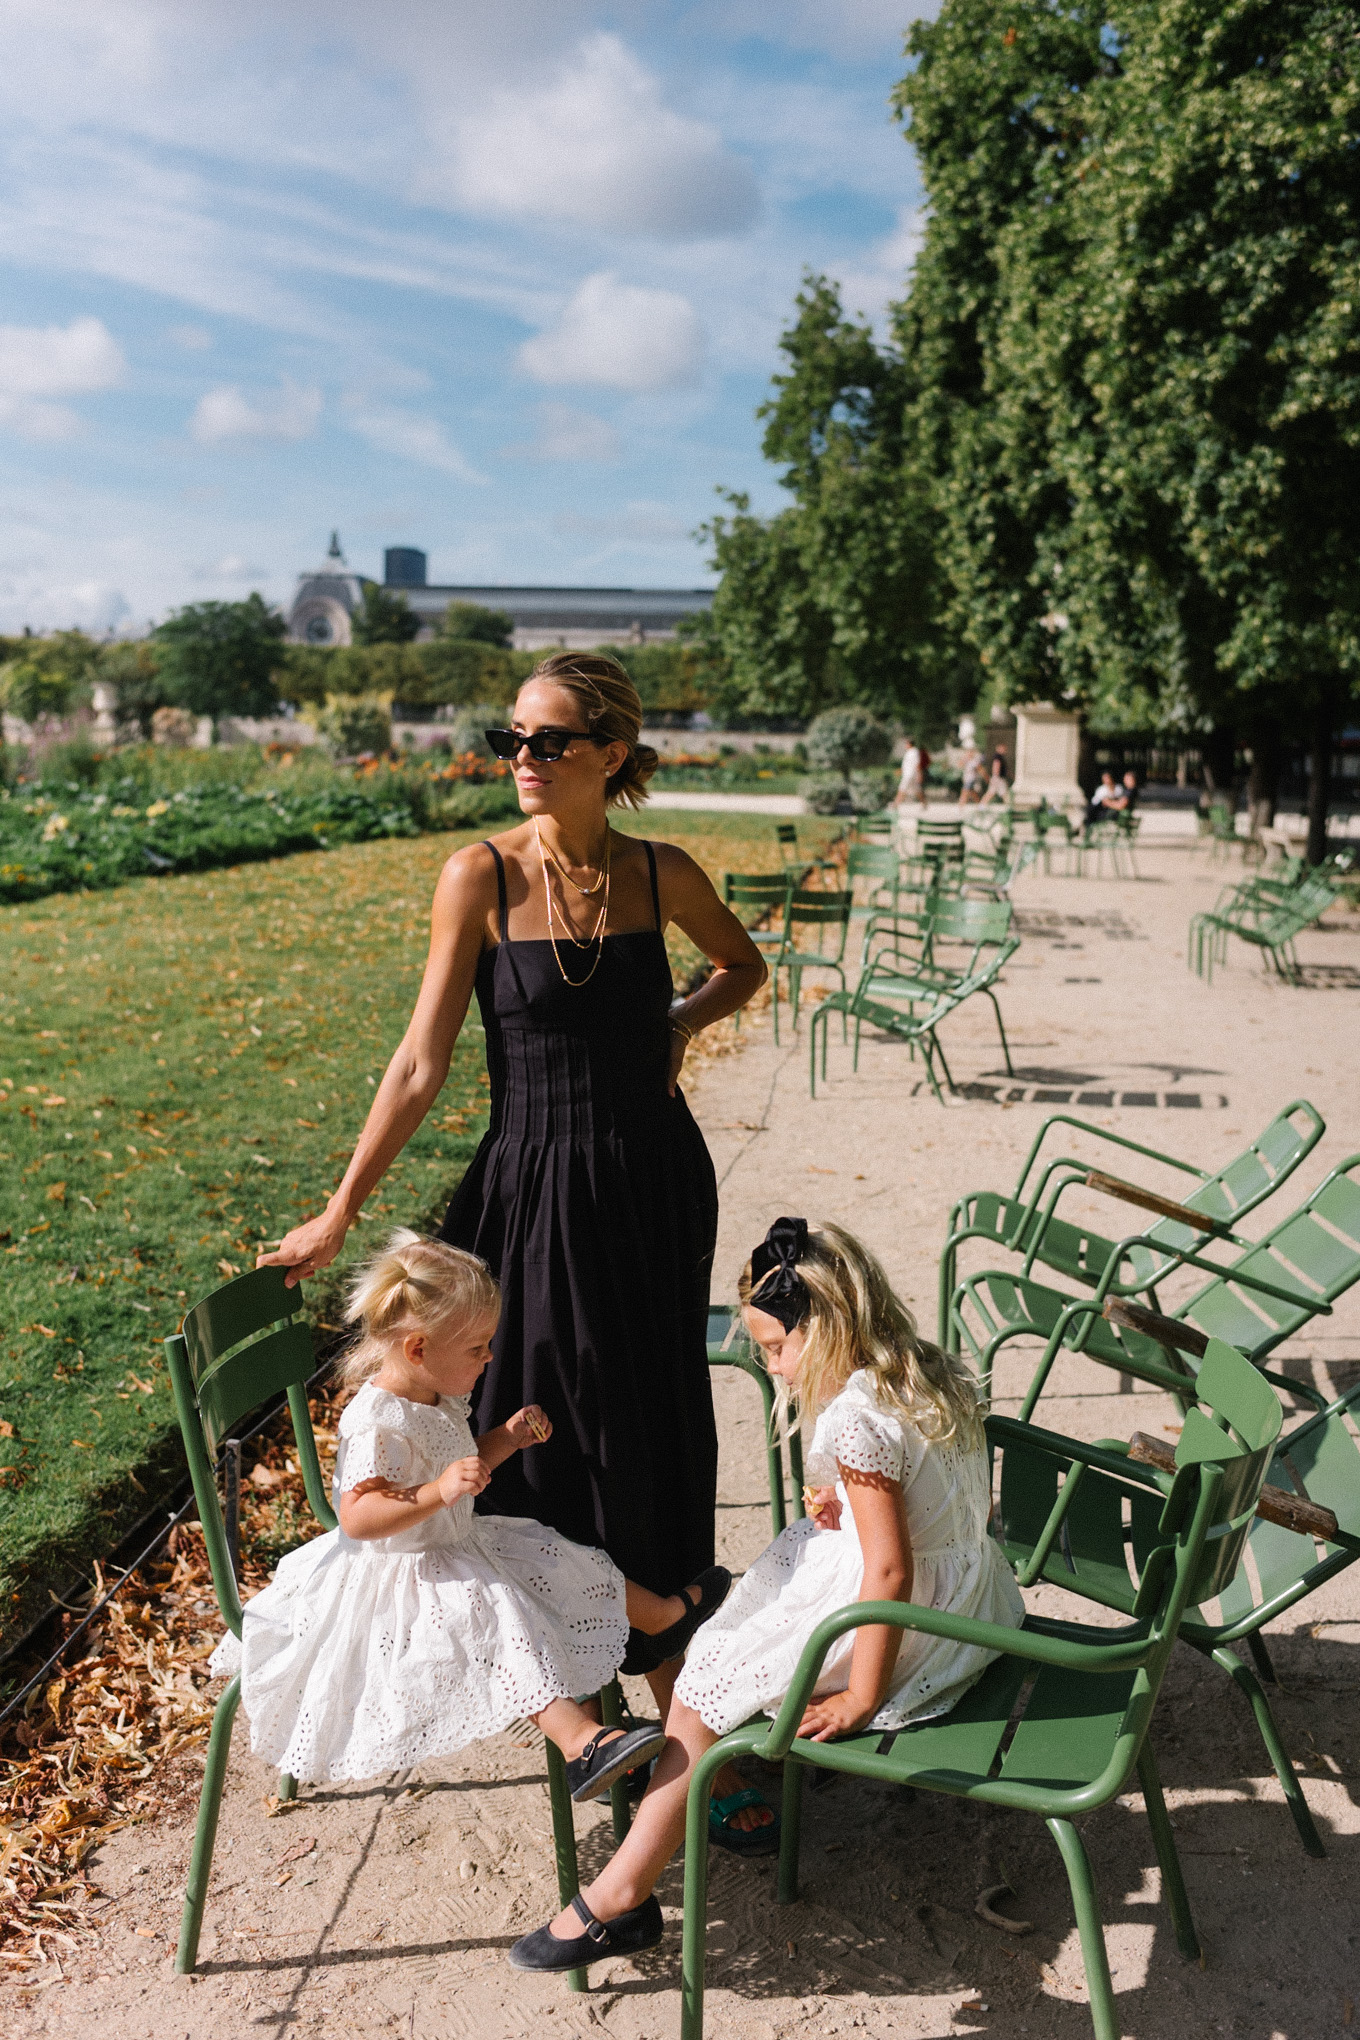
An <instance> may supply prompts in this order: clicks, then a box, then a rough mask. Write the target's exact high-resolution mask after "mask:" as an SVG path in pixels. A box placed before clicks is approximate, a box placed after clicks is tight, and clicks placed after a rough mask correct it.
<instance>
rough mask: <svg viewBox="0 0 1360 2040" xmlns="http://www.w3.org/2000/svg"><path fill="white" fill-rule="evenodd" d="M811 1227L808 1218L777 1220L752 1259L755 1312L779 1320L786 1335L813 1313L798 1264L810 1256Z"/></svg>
mask: <svg viewBox="0 0 1360 2040" xmlns="http://www.w3.org/2000/svg"><path fill="white" fill-rule="evenodd" d="M807 1243H808V1225H807V1220H806V1219H805V1218H777V1219H776V1220H775V1222H774V1224H773V1225H772V1226H771V1227H770V1230H769V1231H768V1232H767V1233H766V1235H765V1237H764V1239H763V1240H762V1241H761V1243H760V1245H759V1246H758V1247H757V1248H756V1250H755V1252H754V1253H753V1254H752V1256H751V1294H750V1296H749V1297H748V1299H747V1301H748V1302H749V1303H750V1305H751V1308H752V1309H753V1310H763V1311H767V1312H768V1313H769V1315H770V1316H771V1317H772V1318H778V1320H779V1322H780V1324H781V1325H783V1327H784V1330H785V1331H786V1332H791V1331H793V1330H795V1329H796V1327H797V1326H799V1325H801V1324H802V1322H803V1319H804V1318H805V1317H806V1316H807V1315H808V1312H809V1311H810V1310H811V1309H812V1298H811V1297H810V1296H809V1295H808V1288H807V1284H806V1282H804V1280H803V1278H802V1276H801V1275H800V1274H799V1273H798V1263H799V1261H801V1260H802V1258H803V1256H804V1254H805V1253H806V1252H807Z"/></svg>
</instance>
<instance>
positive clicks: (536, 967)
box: [265, 652, 765, 1710]
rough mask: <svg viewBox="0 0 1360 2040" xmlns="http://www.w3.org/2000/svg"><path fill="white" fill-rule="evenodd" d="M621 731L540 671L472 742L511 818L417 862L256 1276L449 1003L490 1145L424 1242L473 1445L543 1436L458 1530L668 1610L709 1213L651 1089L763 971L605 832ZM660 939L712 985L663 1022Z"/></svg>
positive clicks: (293, 1238)
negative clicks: (299, 1195) (315, 1136)
mask: <svg viewBox="0 0 1360 2040" xmlns="http://www.w3.org/2000/svg"><path fill="white" fill-rule="evenodd" d="M641 728H642V709H641V704H640V702H639V700H638V695H637V690H636V688H635V687H634V686H633V684H632V682H631V681H630V680H629V678H628V675H627V674H626V673H625V672H624V670H623V668H622V667H621V666H620V665H619V664H618V662H617V661H616V660H614V659H611V658H607V657H605V656H603V655H594V654H586V653H580V654H577V653H567V652H560V653H555V654H554V655H553V656H552V657H551V658H547V659H545V660H543V662H542V664H541V665H540V666H539V667H538V668H537V669H536V671H535V672H534V673H533V674H532V675H531V677H530V678H529V680H528V681H527V682H526V683H525V685H524V686H523V687H522V688H521V690H520V693H519V697H518V699H517V700H516V702H515V706H514V710H513V714H512V716H511V718H510V722H509V724H508V726H507V727H506V728H504V729H493V730H489V731H488V732H487V736H488V739H489V741H490V743H491V745H492V747H493V749H495V750H496V751H497V753H498V754H499V755H500V756H501V757H503V758H505V759H507V760H508V761H509V762H510V763H511V764H512V765H513V768H514V774H515V784H516V788H517V790H518V793H519V801H520V806H521V808H522V809H523V810H524V813H525V816H526V819H525V821H524V822H523V823H521V824H520V826H519V827H517V828H514V829H510V830H508V831H506V833H505V834H503V835H499V836H495V837H493V838H491V839H490V841H488V842H485V843H477V844H471V845H469V846H468V847H467V848H466V849H463V850H460V851H458V852H457V853H456V854H455V855H454V856H453V857H451V858H450V859H449V861H448V863H447V864H446V865H445V867H444V871H443V874H442V876H441V878H440V880H439V884H438V887H437V889H436V892H435V899H434V915H433V923H432V928H431V937H430V952H429V960H428V962H427V964H426V966H425V978H424V982H423V984H422V986H421V990H420V996H419V998H418V1000H417V1003H416V1009H415V1012H414V1014H413V1016H412V1019H411V1023H410V1026H409V1027H408V1028H407V1031H406V1036H405V1038H404V1040H403V1041H402V1042H401V1044H400V1046H399V1047H398V1049H397V1052H396V1054H395V1055H394V1056H393V1058H392V1061H391V1063H390V1064H389V1066H388V1070H387V1074H386V1075H385V1076H384V1078H383V1080H382V1083H381V1085H380V1086H379V1088H378V1092H377V1095H376V1097H375V1099H374V1102H373V1106H372V1110H371V1111H370V1113H369V1115H368V1121H367V1124H366V1125H365V1127H364V1130H363V1133H362V1135H361V1136H360V1139H359V1144H358V1146H357V1148H356V1149H355V1151H354V1158H353V1160H352V1161H351V1162H350V1165H349V1167H348V1169H347V1170H346V1171H345V1176H344V1180H343V1181H342V1183H341V1184H340V1187H339V1189H338V1190H337V1191H336V1192H335V1195H334V1196H333V1197H332V1198H331V1200H330V1202H329V1204H328V1205H327V1206H326V1209H325V1211H324V1212H322V1213H321V1214H320V1216H319V1217H316V1218H313V1219H310V1220H308V1221H307V1223H305V1224H303V1225H300V1226H298V1227H297V1228H296V1229H295V1230H294V1231H292V1232H290V1233H289V1234H288V1236H287V1238H286V1239H285V1240H284V1241H283V1243H282V1245H281V1246H280V1248H279V1250H278V1252H277V1253H276V1254H271V1255H267V1256H265V1259H266V1260H267V1261H276V1262H279V1263H282V1264H283V1265H284V1266H286V1267H288V1268H289V1269H290V1270H291V1271H292V1276H293V1279H297V1278H299V1277H301V1276H304V1275H307V1274H310V1273H311V1272H312V1270H313V1269H316V1268H324V1267H325V1266H326V1264H327V1262H329V1261H332V1260H334V1258H335V1256H336V1254H338V1253H339V1251H340V1248H341V1245H342V1244H343V1241H344V1238H345V1234H346V1232H347V1231H348V1230H349V1227H350V1225H351V1224H352V1223H353V1221H354V1218H355V1215H356V1213H357V1212H358V1210H359V1208H360V1206H361V1205H362V1204H363V1202H364V1200H365V1198H366V1197H368V1196H369V1194H370V1193H371V1192H372V1190H373V1188H374V1186H375V1185H376V1184H377V1183H378V1182H379V1181H380V1180H381V1178H382V1175H383V1173H384V1171H385V1170H386V1169H388V1168H389V1167H390V1166H391V1164H392V1162H393V1161H394V1160H395V1158H396V1156H397V1155H398V1154H399V1153H400V1152H401V1149H402V1147H403V1146H404V1145H405V1143H406V1142H407V1141H408V1140H409V1139H410V1138H411V1135H412V1134H413V1133H414V1132H415V1130H416V1128H417V1127H418V1126H419V1125H420V1122H421V1120H422V1119H423V1118H424V1117H425V1114H426V1113H427V1112H428V1111H429V1109H430V1107H431V1105H433V1103H434V1101H435V1099H436V1097H437V1096H438V1094H439V1090H440V1087H441V1086H442V1084H443V1082H444V1079H445V1077H446V1075H447V1074H448V1068H449V1059H450V1056H451V1055H452V1053H453V1046H454V1043H455V1041H456V1040H457V1038H458V1033H459V1030H460V1028H461V1027H462V1025H463V1021H464V1018H465V1016H466V1014H467V1010H468V1005H469V1002H470V1000H471V998H472V996H473V993H474V991H475V993H476V997H477V1003H478V1006H479V1007H480V1009H481V1017H482V1024H483V1027H484V1028H485V1030H486V1056H487V1070H488V1073H489V1076H490V1079H491V1128H490V1131H489V1133H488V1134H487V1136H486V1139H485V1140H484V1141H483V1142H482V1145H481V1147H480V1148H479V1150H478V1152H477V1154H476V1156H475V1157H474V1159H473V1161H472V1163H471V1165H470V1167H469V1169H468V1171H467V1174H466V1175H465V1176H464V1178H463V1180H462V1182H461V1184H460V1185H459V1187H458V1189H457V1191H456V1193H455V1195H454V1199H453V1202H452V1204H451V1205H450V1207H449V1212H448V1216H447V1218H446V1220H445V1222H444V1227H443V1233H444V1237H445V1238H446V1239H448V1240H450V1241H452V1242H453V1243H454V1244H455V1245H457V1246H460V1247H464V1248H467V1249H468V1250H469V1251H470V1252H473V1253H476V1254H478V1255H480V1256H481V1257H482V1259H483V1260H485V1261H486V1262H487V1263H488V1264H489V1265H490V1267H491V1268H492V1270H493V1272H494V1273H495V1275H496V1276H497V1278H498V1280H499V1281H500V1284H501V1289H502V1292H503V1295H504V1299H505V1302H504V1310H503V1312H502V1315H501V1320H500V1327H499V1330H498V1332H497V1334H496V1339H495V1344H494V1350H493V1354H492V1360H491V1364H490V1366H489V1367H488V1369H487V1371H486V1374H485V1376H484V1378H483V1381H482V1383H481V1386H480V1388H479V1390H478V1392H477V1397H476V1401H475V1406H474V1414H475V1417H476V1421H477V1424H478V1426H479V1428H482V1429H485V1430H492V1429H494V1428H495V1427H496V1426H497V1425H500V1424H504V1423H505V1422H506V1421H507V1419H508V1418H509V1417H510V1416H511V1414H512V1413H513V1412H514V1411H516V1410H518V1409H520V1408H521V1407H522V1406H523V1405H525V1404H527V1403H535V1404H537V1405H539V1406H540V1407H541V1408H542V1409H543V1410H545V1411H546V1412H547V1415H548V1417H549V1419H550V1421H551V1423H552V1424H553V1426H554V1429H555V1431H556V1433H557V1436H556V1438H555V1439H554V1443H553V1447H552V1449H551V1450H548V1449H547V1448H545V1447H543V1446H540V1445H538V1444H531V1445H530V1446H529V1447H528V1449H527V1450H525V1451H523V1452H516V1453H514V1454H513V1455H511V1456H510V1457H509V1458H507V1459H506V1460H505V1461H504V1462H503V1463H502V1464H500V1465H499V1466H498V1467H497V1468H496V1469H495V1470H494V1471H493V1473H492V1476H491V1480H490V1482H489V1484H488V1486H487V1489H486V1491H485V1493H484V1494H483V1495H482V1496H481V1497H480V1498H479V1502H478V1506H479V1508H481V1509H486V1510H490V1511H492V1512H494V1513H495V1514H497V1515H500V1516H527V1517H531V1518H533V1519H534V1520H535V1521H538V1522H541V1523H547V1524H549V1525H551V1526H552V1528H553V1529H555V1530H559V1531H561V1532H562V1534H563V1535H564V1536H566V1537H569V1538H571V1539H573V1540H574V1541H575V1542H576V1543H578V1544H593V1545H598V1546H600V1547H602V1548H603V1549H604V1550H605V1551H606V1552H608V1554H609V1556H610V1558H612V1559H613V1561H614V1563H615V1564H616V1565H617V1566H618V1567H619V1569H620V1570H621V1571H622V1572H624V1573H626V1574H627V1575H628V1577H629V1578H630V1579H633V1580H636V1581H638V1582H639V1583H640V1584H641V1585H643V1586H645V1587H647V1588H649V1589H651V1591H652V1592H654V1593H656V1594H663V1595H669V1594H674V1593H676V1592H678V1591H679V1589H680V1588H681V1587H682V1586H683V1585H684V1584H685V1583H686V1582H687V1581H691V1580H693V1579H694V1578H695V1576H696V1575H697V1574H699V1573H701V1572H703V1571H704V1569H705V1568H706V1567H708V1566H710V1565H711V1563H712V1560H713V1537H714V1506H715V1490H716V1480H717V1439H716V1432H715V1427H714V1421H713V1404H712V1396H711V1392H710V1388H709V1378H708V1364H707V1356H706V1351H705V1344H706V1326H707V1313H708V1281H709V1270H710V1266H711V1262H712V1255H713V1245H714V1239H715V1236H716V1229H717V1211H718V1200H717V1189H716V1184H715V1181H714V1175H713V1165H712V1162H711V1161H710V1159H709V1154H708V1150H707V1148H706V1147H705V1145H704V1140H703V1136H702V1134H701V1133H700V1132H699V1129H698V1127H697V1126H696V1125H695V1123H694V1120H693V1119H692V1118H691V1116H690V1112H689V1108H688V1106H687V1105H686V1103H685V1100H684V1096H683V1094H682V1093H681V1091H680V1089H679V1086H678V1079H679V1076H680V1071H681V1066H682V1064H683V1063H684V1060H685V1052H686V1050H687V1048H688V1046H689V1043H690V1041H691V1040H692V1039H693V1037H694V1035H695V1034H697V1033H698V1032H699V1030H700V1029H701V1028H704V1027H707V1026H710V1025H711V1024H712V1022H713V1021H715V1020H719V1019H721V1018H722V1017H723V1015H724V1014H727V1013H732V1012H735V1011H736V1009H737V1008H738V1007H739V1006H742V1005H744V1004H745V1002H746V1001H747V1000H748V999H749V998H750V997H751V995H752V993H753V992H755V991H756V990H757V989H758V988H759V986H760V985H761V983H762V982H763V980H764V977H765V966H764V964H763V963H762V962H761V959H760V956H759V953H758V952H757V950H756V948H755V946H754V944H753V943H752V942H751V940H750V937H749V936H748V935H747V933H746V931H745V929H744V928H743V927H742V926H741V923H740V922H739V921H737V920H736V919H735V917H734V916H733V915H732V914H730V913H729V912H728V910H727V909H726V907H724V906H723V904H722V902H721V901H720V900H719V899H718V897H717V894H716V893H715V892H714V890H713V887H712V885H711V884H710V883H709V880H708V878H707V877H706V875H705V874H704V872H703V871H702V870H701V869H700V868H699V866H698V865H697V864H695V862H694V861H693V859H692V858H690V857H688V856H687V855H686V854H685V852H684V851H683V850H680V849H677V848H676V847H675V846H674V845H673V844H669V843H649V842H644V841H642V840H640V839H639V838H638V837H636V836H632V835H625V834H623V833H621V832H620V831H618V830H615V829H613V828H611V827H610V821H609V810H610V808H611V807H618V806H620V805H622V806H624V807H633V808H636V807H638V806H640V805H641V804H642V802H643V801H644V800H645V798H646V783H647V780H648V778H649V777H650V775H651V774H652V772H653V771H654V770H655V767H656V754H655V752H654V751H652V750H650V749H649V748H648V747H647V746H646V745H645V744H641V743H640V742H639V741H638V739H639V734H640V731H641ZM671 923H673V924H674V925H675V926H676V927H677V928H679V929H681V930H682V931H683V933H684V934H685V935H687V936H688V937H689V939H690V941H691V942H692V943H693V944H694V946H695V947H696V948H697V949H698V950H699V951H700V952H701V954H702V955H704V956H705V957H707V958H708V960H709V962H710V963H711V964H712V966H713V969H712V972H711V974H710V975H709V977H708V978H707V979H706V981H705V982H704V983H703V984H702V985H701V986H700V987H699V989H698V990H696V991H694V992H691V993H690V994H689V995H688V996H687V997H686V998H684V999H683V1000H682V1001H680V1002H679V1003H678V1004H674V1003H673V999H674V987H673V985H672V982H671V972H670V965H669V962H668V961H667V953H666V943H665V930H666V928H667V926H668V925H669V924H671ZM625 1669H626V1670H630V1671H634V1670H635V1671H638V1672H647V1673H648V1674H649V1675H650V1676H651V1677H652V1678H653V1680H654V1682H655V1687H656V1692H657V1699H658V1704H659V1705H660V1706H661V1707H662V1708H663V1710H664V1707H665V1704H666V1701H667V1700H668V1698H669V1691H670V1688H669V1678H668V1674H667V1672H666V1668H665V1664H664V1662H657V1661H656V1660H655V1653H654V1652H652V1651H649V1650H648V1649H647V1648H645V1647H644V1646H642V1645H638V1646H637V1647H636V1648H634V1649H632V1650H630V1654H629V1658H628V1660H627V1661H626V1663H625Z"/></svg>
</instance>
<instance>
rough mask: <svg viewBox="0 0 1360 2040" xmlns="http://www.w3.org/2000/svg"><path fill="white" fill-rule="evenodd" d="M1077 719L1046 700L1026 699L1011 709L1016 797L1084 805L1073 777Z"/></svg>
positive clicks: (1078, 738)
mask: <svg viewBox="0 0 1360 2040" xmlns="http://www.w3.org/2000/svg"><path fill="white" fill-rule="evenodd" d="M1080 748H1081V718H1080V717H1079V716H1075V715H1072V714H1070V713H1069V712H1068V711H1067V710H1066V709H1064V708H1054V707H1052V706H1051V704H1050V703H1048V702H1047V701H1030V702H1026V703H1025V704H1024V705H1023V706H1017V707H1016V709H1015V781H1014V791H1015V797H1016V799H1017V800H1022V801H1029V800H1033V801H1037V800H1046V801H1047V802H1048V804H1049V806H1050V807H1055V808H1070V807H1084V806H1085V805H1086V796H1085V795H1084V794H1083V792H1082V790H1081V786H1080V783H1079V782H1078V779H1077V760H1078V755H1079V752H1080Z"/></svg>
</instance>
